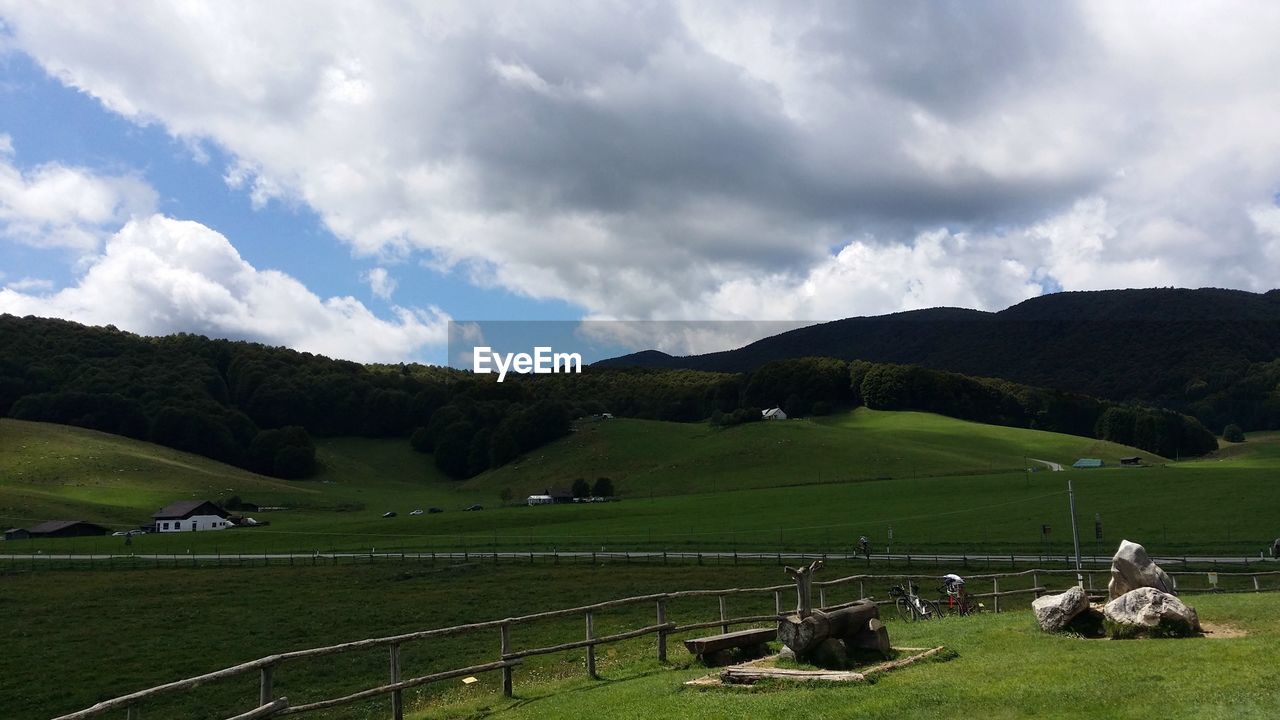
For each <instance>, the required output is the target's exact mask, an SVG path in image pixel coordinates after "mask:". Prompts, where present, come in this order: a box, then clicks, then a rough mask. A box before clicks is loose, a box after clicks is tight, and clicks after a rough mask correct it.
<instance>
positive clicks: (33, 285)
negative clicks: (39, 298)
mask: <svg viewBox="0 0 1280 720" xmlns="http://www.w3.org/2000/svg"><path fill="white" fill-rule="evenodd" d="M3 279H4V275H3V274H0V280H3ZM5 287H6V288H8V289H10V290H13V291H14V292H30V291H32V290H39V291H48V290H52V289H53V282H52V281H50V280H45V279H43V278H30V277H24V278H22V279H20V280H14V281H13V282H11V283H6V284H5Z"/></svg>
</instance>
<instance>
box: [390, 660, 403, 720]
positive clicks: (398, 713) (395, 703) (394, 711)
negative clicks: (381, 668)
mask: <svg viewBox="0 0 1280 720" xmlns="http://www.w3.org/2000/svg"><path fill="white" fill-rule="evenodd" d="M391 682H392V683H398V682H400V643H391ZM391 717H392V720H404V695H403V694H402V693H401V691H400V690H393V691H392V692H391Z"/></svg>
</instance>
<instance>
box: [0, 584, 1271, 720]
mask: <svg viewBox="0 0 1280 720" xmlns="http://www.w3.org/2000/svg"><path fill="white" fill-rule="evenodd" d="M860 569H861V568H858V567H856V566H843V565H841V564H839V563H833V564H832V566H831V567H829V568H827V569H826V570H824V571H823V577H824V579H833V578H835V577H839V576H842V575H846V574H853V573H855V572H858V571H859V570H860ZM928 572H929V573H930V574H937V573H938V572H940V570H938V569H933V570H930V571H928ZM1042 581H1043V578H1042ZM786 582H787V580H786V576H785V574H784V573H783V572H782V570H781V568H778V567H775V566H747V565H744V566H737V567H735V566H731V565H723V566H703V567H698V566H683V567H661V566H639V565H634V566H627V565H619V564H612V565H606V566H599V565H568V564H562V565H558V566H554V565H545V564H539V565H535V566H519V565H486V564H479V563H475V564H471V565H466V566H443V565H442V566H438V567H431V566H429V565H404V564H399V563H396V564H375V565H363V566H340V567H315V568H312V567H292V568H290V567H268V568H220V569H215V568H201V569H167V570H149V571H129V572H111V573H108V572H78V571H77V572H62V573H19V574H10V575H6V576H3V577H0V588H2V589H3V592H2V593H0V603H2V604H3V608H0V611H3V613H4V617H5V618H6V622H5V623H3V624H2V625H0V642H3V647H4V648H5V650H6V652H5V654H4V656H3V659H2V660H0V717H4V718H7V719H12V720H35V719H37V718H48V717H51V716H53V715H56V714H59V713H63V712H69V711H72V710H75V709H78V708H80V707H85V706H88V705H90V704H92V703H94V702H97V701H99V700H102V699H106V698H108V697H112V696H114V695H117V694H122V693H124V692H129V691H132V690H137V689H141V688H144V687H149V686H152V685H156V684H160V683H162V682H167V681H172V680H176V679H179V678H181V677H188V676H192V675H196V674H200V673H204V672H209V671H212V670H216V669H219V668H222V667H227V666H230V665H233V664H236V663H239V662H245V661H248V660H252V659H255V658H258V657H263V656H266V655H270V654H274V653H277V652H282V651H287V650H295V649H302V648H307V647H317V646H320V645H326V644H332V643H337V642H343V641H350V640H356V639H361V638H365V637H373V636H385V635H389V634H394V633H399V632H408V631H413V630H422V629H429V628H433V627H444V626H449V625H456V624H462V623H467V622H475V621H481V620H492V619H499V618H503V617H510V616H514V615H520V614H525V613H532V612H538V611H543V610H548V609H555V608H563V607H569V606H573V605H578V604H586V603H591V602H598V601H603V600H609V599H615V598H619V597H626V596H635V595H643V594H648V593H653V592H659V591H670V590H683V589H710V588H725V587H742V586H766V585H775V584H785V583H786ZM888 582H890V580H885V581H884V582H879V583H878V584H877V583H874V582H869V583H868V584H867V586H866V588H865V591H866V593H867V594H871V595H876V596H880V597H883V596H884V595H885V594H886V590H887V584H888ZM1055 582H1058V583H1065V582H1069V579H1063V578H1057V580H1056V581H1055ZM920 584H921V585H922V587H924V589H925V590H926V592H927V590H928V587H927V586H928V585H929V584H930V583H929V582H928V581H927V580H926V579H925V578H920ZM1025 584H1029V583H1025V582H1024V583H1022V584H1019V583H1016V582H1014V581H1011V580H1010V581H1006V582H1002V585H1001V587H1002V589H1007V588H1011V587H1021V586H1022V585H1025ZM857 594H858V593H857V592H856V589H855V588H854V587H853V586H847V587H845V588H843V589H841V590H840V591H839V592H838V593H837V592H836V591H834V590H833V591H832V592H831V593H830V595H829V602H839V601H843V600H846V599H852V598H853V597H855V596H856V595H857ZM1027 601H1028V598H1026V597H1025V596H1024V597H1020V598H1012V599H1009V600H1008V601H1007V602H1006V603H1005V606H1004V607H1005V608H1006V609H1007V610H1011V611H1007V612H1005V613H1002V614H1001V615H998V616H996V615H991V614H986V615H980V616H977V617H974V618H947V619H945V620H943V621H939V622H936V623H932V624H911V623H903V622H900V621H898V620H896V619H895V618H889V619H888V622H889V628H890V634H891V637H892V639H893V642H894V644H895V645H896V646H898V647H906V646H910V647H925V646H934V645H939V644H944V645H946V646H947V647H948V648H951V649H952V650H953V651H954V652H955V653H956V654H957V657H956V658H955V659H954V660H951V661H949V662H944V663H929V664H925V665H923V666H921V667H918V668H909V669H904V670H902V671H900V672H896V673H893V674H891V675H889V676H887V677H885V678H883V679H881V680H880V681H879V682H877V683H876V684H875V685H873V686H865V687H840V688H836V687H815V688H803V689H795V690H793V689H786V688H781V687H772V688H765V689H764V690H762V691H755V692H752V691H734V690H724V691H720V690H717V691H695V690H686V689H684V687H683V685H682V683H683V681H684V680H687V679H690V678H693V677H697V676H699V675H701V674H705V673H706V672H708V671H707V670H706V669H704V668H702V667H700V666H699V665H697V664H695V663H694V662H693V661H692V659H691V658H690V657H689V656H688V654H687V653H686V652H685V651H684V649H683V648H682V647H681V645H680V643H679V638H678V637H677V638H673V639H672V641H671V643H670V658H671V663H670V664H669V665H666V666H660V665H658V664H657V662H656V661H655V659H654V656H655V647H654V643H655V641H654V638H652V637H646V638H641V639H638V640H633V641H627V642H624V643H619V644H616V645H613V646H604V647H601V648H599V649H598V651H597V652H598V657H599V663H598V664H599V672H600V674H601V676H602V678H603V679H602V680H600V681H592V680H588V679H586V678H585V668H584V652H583V651H582V650H577V651H568V652H564V653H559V654H555V655H551V656H546V657H541V658H531V659H530V660H529V661H528V663H527V664H526V665H524V666H521V667H520V668H518V669H517V670H516V674H515V680H516V682H515V687H516V697H515V698H514V699H511V700H508V699H504V698H502V697H501V695H500V693H499V688H498V677H497V674H496V673H486V674H483V675H480V676H479V682H478V683H476V684H474V685H463V684H461V683H460V682H459V681H457V680H453V681H446V682H443V683H438V684H435V685H430V686H426V687H424V688H422V689H421V690H419V691H414V692H411V693H408V697H407V702H408V705H409V707H410V709H412V710H414V711H415V712H417V713H418V714H417V715H415V717H418V718H437V717H485V716H488V715H491V714H493V715H497V716H501V717H507V716H510V717H526V716H527V717H585V716H606V717H661V716H669V717H770V716H774V715H778V716H782V717H801V716H805V715H807V716H810V717H854V716H856V717H888V716H890V715H894V714H895V713H897V714H898V716H905V717H934V716H942V715H945V714H948V713H954V712H959V713H961V714H962V715H972V716H980V717H987V716H991V715H993V714H994V716H997V717H999V716H1004V717H1026V716H1031V715H1038V716H1049V717H1053V716H1065V715H1068V714H1073V713H1077V712H1084V713H1086V714H1089V715H1091V716H1096V717H1138V716H1139V715H1140V714H1141V712H1143V711H1144V710H1145V711H1149V710H1150V705H1149V703H1150V702H1151V698H1153V697H1158V698H1161V699H1160V707H1161V708H1162V712H1163V713H1165V714H1166V715H1167V716H1169V717H1219V716H1225V715H1226V714H1227V712H1236V713H1239V715H1237V716H1245V717H1249V716H1251V713H1252V714H1253V715H1256V716H1262V715H1261V714H1260V713H1261V712H1262V711H1263V710H1265V709H1268V708H1272V707H1274V706H1275V703H1276V701H1277V696H1276V693H1277V692H1280V690H1277V689H1276V688H1275V687H1274V683H1273V682H1271V681H1270V677H1269V676H1270V674H1271V673H1270V671H1269V670H1270V659H1271V658H1273V657H1274V656H1275V653H1276V652H1277V651H1280V644H1278V643H1277V637H1280V635H1278V634H1277V631H1280V613H1277V612H1276V610H1277V608H1278V606H1280V596H1278V595H1276V594H1274V593H1270V594H1257V595H1254V594H1240V595H1217V596H1205V595H1194V596H1189V597H1188V602H1189V603H1190V604H1192V605H1193V606H1195V607H1196V608H1197V609H1198V610H1199V612H1200V615H1201V618H1202V619H1203V620H1204V621H1205V622H1207V623H1210V624H1212V625H1219V626H1220V625H1224V624H1225V625H1229V626H1232V627H1234V628H1236V629H1238V630H1244V631H1246V632H1247V633H1248V635H1247V636H1246V637H1243V638H1240V639H1232V640H1207V639H1200V640H1187V641H1169V642H1171V643H1173V644H1165V643H1157V642H1155V641H1132V642H1124V643H1122V642H1111V641H1085V640H1078V639H1072V638H1063V637H1051V636H1045V635H1042V634H1041V633H1040V632H1039V631H1038V630H1036V629H1035V627H1034V621H1033V619H1032V617H1031V615H1030V613H1029V612H1028V611H1027V609H1026V608H1027ZM784 602H785V603H787V605H789V604H790V603H791V602H793V598H792V597H790V596H789V595H788V596H785V599H784ZM772 606H773V600H772V598H771V597H770V596H768V595H767V594H766V595H762V596H752V597H743V598H731V599H730V613H731V614H757V613H768V612H771V611H772ZM717 611H718V610H717V605H716V600H715V598H693V599H687V600H680V601H673V602H672V603H671V606H670V607H669V617H671V618H672V619H673V620H675V621H677V622H682V623H686V622H691V621H699V620H709V619H713V618H715V617H716V616H717V615H716V613H717ZM596 622H597V627H596V629H597V633H598V634H607V633H610V632H621V631H623V630H629V629H633V628H636V627H641V626H643V625H648V624H651V623H652V622H653V608H652V607H651V606H650V605H648V604H644V605H640V606H632V607H628V608H622V609H618V610H611V611H607V612H603V613H599V614H598V615H597V618H596ZM581 623H582V621H581V618H580V617H569V618H565V619H563V620H556V621H545V622H539V623H535V624H531V625H519V626H516V627H515V628H514V630H513V633H512V640H513V643H514V646H515V647H516V648H528V647H534V646H544V645H549V644H555V643H561V642H567V641H570V640H574V639H578V638H580V637H581V634H582V624H581ZM703 632H706V633H713V632H715V631H714V630H707V631H703ZM497 640H498V638H497V633H496V632H480V633H476V634H469V635H463V636H457V637H449V638H441V639H436V640H432V641H430V642H424V643H412V644H408V645H406V646H405V647H404V649H403V651H402V652H403V660H404V667H405V673H406V676H413V675H417V674H426V673H429V672H435V671H440V670H445V669H450V668H454V667H461V666H465V665H468V664H476V663H482V662H489V661H492V660H494V659H496V655H497V647H498V643H497ZM385 674H386V654H385V651H370V652H366V653H357V654H352V655H343V656H335V657H330V658H324V659H320V660H315V661H299V662H296V663H290V664H286V665H284V666H282V667H281V668H279V669H278V670H277V672H276V677H275V683H276V690H277V694H279V695H286V696H288V697H289V698H290V699H291V700H292V701H293V702H294V703H300V702H306V701H310V700H318V699H322V698H326V697H334V696H337V695H339V694H344V693H347V692H353V691H356V690H359V689H363V688H365V687H371V686H374V685H376V684H380V683H381V682H383V681H385ZM54 679H56V682H55V681H53V680H54ZM256 691H257V689H256V677H254V676H252V675H250V676H246V677H244V678H241V679H238V680H233V681H226V682H218V683H213V684H210V685H206V686H202V687H201V688H199V689H197V690H196V691H194V692H192V693H188V694H182V695H176V696H174V697H173V698H172V699H171V700H169V701H166V702H155V703H152V704H150V705H148V706H147V707H146V708H145V713H146V714H145V715H144V716H145V717H183V718H199V719H203V718H221V717H228V716H230V715H232V714H235V712H236V711H240V710H244V709H246V708H247V707H249V706H250V705H251V704H252V702H253V700H254V698H256ZM386 714H387V701H386V699H385V698H384V699H381V700H378V701H371V702H365V703H359V704H356V705H354V706H351V707H348V708H344V709H340V710H335V711H332V712H328V713H320V714H318V715H316V717H321V718H334V719H342V720H346V719H347V718H366V717H369V718H373V717H384V716H385V715H386Z"/></svg>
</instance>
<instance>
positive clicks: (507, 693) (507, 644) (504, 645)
mask: <svg viewBox="0 0 1280 720" xmlns="http://www.w3.org/2000/svg"><path fill="white" fill-rule="evenodd" d="M499 649H500V651H501V653H502V658H501V659H502V660H503V661H505V660H506V659H507V654H508V653H510V652H511V623H505V622H504V623H502V628H501V642H500V648H499ZM511 684H512V683H511V666H510V665H508V666H506V667H504V668H502V694H503V696H504V697H511V692H512V689H511Z"/></svg>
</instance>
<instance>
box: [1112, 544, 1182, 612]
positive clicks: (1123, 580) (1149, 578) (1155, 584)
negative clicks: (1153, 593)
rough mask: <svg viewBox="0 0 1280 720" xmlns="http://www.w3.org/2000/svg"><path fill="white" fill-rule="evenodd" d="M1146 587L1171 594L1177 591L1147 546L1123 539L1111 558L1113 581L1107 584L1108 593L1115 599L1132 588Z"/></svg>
mask: <svg viewBox="0 0 1280 720" xmlns="http://www.w3.org/2000/svg"><path fill="white" fill-rule="evenodd" d="M1144 587H1149V588H1155V589H1156V590H1160V591H1161V592H1166V593H1170V594H1176V593H1177V588H1176V587H1175V586H1174V584H1173V580H1172V579H1171V578H1170V577H1169V575H1168V573H1166V572H1165V571H1164V570H1161V569H1160V566H1159V565H1156V564H1155V562H1153V561H1152V560H1151V558H1150V557H1149V556H1148V555H1147V550H1146V548H1144V547H1142V546H1141V545H1139V544H1138V543H1135V542H1129V541H1128V540H1121V541H1120V549H1119V550H1116V554H1115V557H1113V558H1111V582H1110V583H1108V584H1107V595H1108V596H1109V597H1110V598H1111V599H1112V600H1115V599H1116V598H1118V597H1120V596H1121V595H1124V594H1125V593H1128V592H1129V591H1131V590H1137V589H1138V588H1144Z"/></svg>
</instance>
